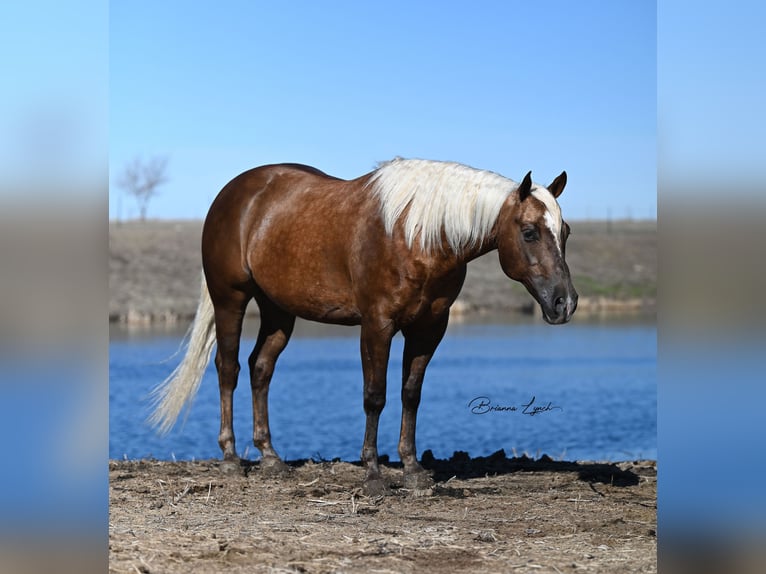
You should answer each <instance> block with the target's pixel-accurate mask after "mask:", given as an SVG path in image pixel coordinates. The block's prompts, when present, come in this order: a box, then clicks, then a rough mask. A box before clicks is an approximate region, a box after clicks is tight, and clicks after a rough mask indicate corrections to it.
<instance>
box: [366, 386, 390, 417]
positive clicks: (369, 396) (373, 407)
mask: <svg viewBox="0 0 766 574" xmlns="http://www.w3.org/2000/svg"><path fill="white" fill-rule="evenodd" d="M385 406H386V393H385V392H380V391H367V390H365V391H364V412H366V413H380V412H381V411H382V410H383V407H385Z"/></svg>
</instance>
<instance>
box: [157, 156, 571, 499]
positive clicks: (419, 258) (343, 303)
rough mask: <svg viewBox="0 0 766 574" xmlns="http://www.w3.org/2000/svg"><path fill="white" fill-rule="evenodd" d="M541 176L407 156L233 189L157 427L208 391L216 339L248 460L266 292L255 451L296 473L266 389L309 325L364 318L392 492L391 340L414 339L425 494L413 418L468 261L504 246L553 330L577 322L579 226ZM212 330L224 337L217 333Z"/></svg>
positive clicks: (225, 427) (246, 176) (408, 364)
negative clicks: (573, 270)
mask: <svg viewBox="0 0 766 574" xmlns="http://www.w3.org/2000/svg"><path fill="white" fill-rule="evenodd" d="M565 184H566V172H563V173H562V174H561V175H560V176H558V177H557V178H556V179H555V180H554V181H553V183H551V184H550V185H549V186H548V187H547V188H546V187H542V186H539V185H535V184H533V183H532V180H531V173H528V174H527V175H526V177H524V179H523V181H522V182H521V183H520V184H517V183H515V182H513V181H511V180H509V179H506V178H504V177H501V176H500V175H497V174H495V173H492V172H488V171H480V170H476V169H473V168H470V167H467V166H464V165H460V164H456V163H446V162H434V161H425V160H405V159H395V160H393V161H390V162H388V163H385V164H383V165H381V166H380V167H378V168H377V169H376V170H374V171H373V172H371V173H368V174H366V175H363V176H361V177H359V178H357V179H353V180H350V181H345V180H341V179H337V178H335V177H331V176H328V175H326V174H324V173H322V172H321V171H319V170H317V169H314V168H311V167H307V166H303V165H295V164H283V165H268V166H264V167H259V168H256V169H253V170H250V171H247V172H245V173H243V174H241V175H239V176H237V177H236V178H234V179H233V180H232V181H231V182H229V183H228V184H227V185H226V186H225V187H224V188H223V190H222V191H221V192H220V193H219V195H218V197H217V198H216V199H215V201H214V202H213V205H212V206H211V208H210V212H209V213H208V216H207V218H206V220H205V225H204V228H203V231H202V265H203V270H204V280H203V281H202V294H201V297H200V302H199V307H198V309H197V315H196V317H195V320H194V323H193V325H192V327H191V331H190V336H189V342H188V349H187V352H186V355H185V357H184V359H183V361H182V362H181V364H180V365H179V366H178V368H177V369H176V370H175V371H174V372H173V374H171V376H170V377H169V378H168V379H167V380H166V381H165V382H164V383H162V384H161V385H160V386H159V387H158V388H157V389H156V390H155V397H154V398H155V401H156V402H155V405H156V407H155V411H154V412H153V414H152V416H151V421H152V422H153V423H154V424H155V425H157V426H159V427H160V429H161V430H162V431H168V430H169V429H170V428H171V427H172V426H173V424H174V423H175V421H176V419H177V418H178V416H179V414H180V412H181V410H182V409H183V408H184V406H185V405H186V404H187V403H188V402H189V401H190V400H191V398H192V397H193V396H194V394H195V393H196V391H197V390H198V388H199V384H200V381H201V379H202V375H203V372H204V370H205V367H206V365H207V363H208V361H209V359H210V353H211V351H212V348H213V345H214V344H215V343H217V346H218V350H217V353H216V356H215V365H216V367H217V369H218V381H219V386H220V393H221V431H220V434H219V435H218V444H219V445H220V447H221V450H222V451H223V456H224V459H225V460H231V461H238V458H237V454H236V449H235V447H234V431H233V426H232V396H233V392H234V388H235V387H236V386H237V376H238V374H239V362H238V354H239V344H240V334H241V331H242V320H243V317H244V315H245V308H246V306H247V304H248V302H249V301H250V300H251V299H255V301H256V302H257V304H258V307H259V308H260V312H261V314H260V322H261V324H260V331H259V333H258V339H257V342H256V344H255V348H254V349H253V352H252V353H251V354H250V358H249V360H248V364H249V366H250V385H251V387H252V394H253V426H254V428H253V442H254V443H255V446H256V447H258V449H260V451H261V454H262V460H261V468H263V469H270V470H284V468H285V465H284V463H283V462H282V461H281V460H280V458H279V455H277V453H276V451H275V450H274V448H273V447H272V445H271V432H270V430H269V413H268V394H269V383H270V381H271V376H272V373H273V372H274V365H275V363H276V361H277V358H278V357H279V354H280V353H281V352H282V350H283V349H284V348H285V346H286V345H287V342H288V341H289V339H290V334H291V333H292V331H293V325H294V324H295V318H296V317H303V318H305V319H309V320H312V321H320V322H324V323H337V324H342V325H361V355H362V371H363V375H364V411H365V413H366V415H367V423H366V427H365V433H364V444H363V447H362V454H361V457H362V461H363V462H364V465H365V467H366V478H365V486H366V487H367V489H368V491H371V492H380V491H382V490H385V484H384V483H383V481H382V478H381V474H380V470H379V468H378V451H377V433H378V419H379V417H380V413H381V411H382V410H383V406H384V405H385V402H386V371H387V367H388V358H389V351H390V346H391V339H392V337H393V336H394V334H395V333H396V332H398V331H401V332H402V334H403V335H404V359H403V369H402V371H403V372H402V394H401V397H402V426H401V435H400V439H399V455H400V456H401V460H402V463H403V465H404V478H405V484H406V485H410V486H413V487H415V488H417V487H426V485H428V484H429V483H430V476H428V475H427V474H426V472H425V471H424V470H423V468H422V467H421V466H420V464H419V463H418V461H417V457H416V451H415V419H416V415H417V410H418V405H419V403H420V391H421V386H422V384H423V376H424V374H425V370H426V366H427V365H428V362H429V361H430V360H431V357H432V356H433V354H434V351H435V350H436V347H437V345H438V344H439V342H440V341H441V339H442V336H443V335H444V332H445V330H446V328H447V321H448V318H449V310H450V306H451V305H452V303H453V302H454V301H455V299H456V297H457V296H458V293H459V292H460V289H461V287H462V286H463V281H464V279H465V274H466V264H467V263H468V262H469V261H471V260H472V259H475V258H476V257H479V256H480V255H482V254H484V253H487V252H488V251H491V250H494V249H497V250H498V252H499V255H500V266H501V267H502V269H503V271H504V272H505V273H506V275H508V276H509V277H510V278H512V279H514V280H516V281H520V282H521V283H522V284H524V286H525V287H526V288H527V290H528V291H529V292H530V293H531V294H532V296H533V297H534V298H535V299H536V300H537V302H538V303H539V304H540V307H541V308H542V313H543V317H544V318H545V320H546V321H547V322H548V323H551V324H559V323H566V322H567V321H569V319H570V318H571V317H572V313H574V310H575V308H576V306H577V293H576V292H575V289H574V287H573V286H572V282H571V279H570V276H569V268H568V267H567V264H566V261H565V259H564V255H565V245H566V241H567V236H568V235H569V226H568V225H567V224H566V223H565V222H564V221H563V220H562V218H561V210H560V209H559V205H558V203H557V201H556V198H557V197H558V196H559V195H560V194H561V192H562V191H563V189H564V186H565ZM214 327H215V328H214Z"/></svg>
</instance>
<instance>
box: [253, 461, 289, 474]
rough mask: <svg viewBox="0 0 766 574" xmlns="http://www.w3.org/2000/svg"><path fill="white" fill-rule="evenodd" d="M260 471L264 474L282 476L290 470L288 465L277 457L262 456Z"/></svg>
mask: <svg viewBox="0 0 766 574" xmlns="http://www.w3.org/2000/svg"><path fill="white" fill-rule="evenodd" d="M260 467H261V473H263V475H264V476H275V477H279V476H284V475H286V474H287V473H289V472H290V467H289V466H287V465H286V464H285V463H284V462H283V461H282V460H280V459H278V458H264V459H262V460H261V464H260Z"/></svg>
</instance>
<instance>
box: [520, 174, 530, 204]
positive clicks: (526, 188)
mask: <svg viewBox="0 0 766 574" xmlns="http://www.w3.org/2000/svg"><path fill="white" fill-rule="evenodd" d="M531 192H532V172H531V171H530V172H528V173H527V175H525V176H524V179H523V180H522V181H521V183H520V184H519V201H524V200H525V199H526V198H528V197H529V194H530V193H531Z"/></svg>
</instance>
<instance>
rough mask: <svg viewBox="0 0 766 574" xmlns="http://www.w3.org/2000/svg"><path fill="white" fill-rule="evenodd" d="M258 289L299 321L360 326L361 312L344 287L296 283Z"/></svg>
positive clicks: (330, 284)
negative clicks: (299, 319) (306, 320)
mask: <svg viewBox="0 0 766 574" xmlns="http://www.w3.org/2000/svg"><path fill="white" fill-rule="evenodd" d="M259 286H260V287H261V289H262V290H263V291H264V293H265V294H266V296H267V297H268V298H269V299H271V301H273V302H274V303H276V304H277V305H278V306H279V307H281V308H282V309H284V310H285V311H287V312H289V313H291V314H292V315H295V316H297V317H301V318H302V319H308V320H309V321H318V322H320V323H333V324H338V325H358V324H359V323H360V319H361V313H360V312H359V309H358V308H357V306H356V305H355V303H354V301H353V298H352V296H351V292H350V288H346V286H345V285H338V284H337V283H336V284H332V283H327V282H325V283H321V284H320V283H312V282H310V281H303V282H302V281H296V282H291V283H290V284H289V285H285V284H284V283H282V284H281V285H273V286H271V285H263V284H261V285H259Z"/></svg>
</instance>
